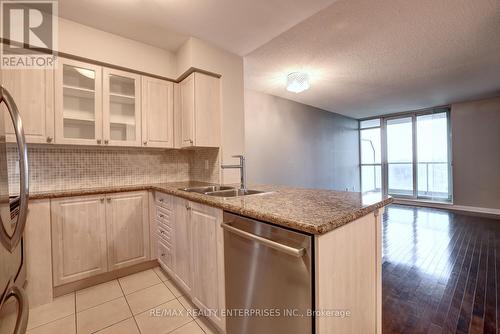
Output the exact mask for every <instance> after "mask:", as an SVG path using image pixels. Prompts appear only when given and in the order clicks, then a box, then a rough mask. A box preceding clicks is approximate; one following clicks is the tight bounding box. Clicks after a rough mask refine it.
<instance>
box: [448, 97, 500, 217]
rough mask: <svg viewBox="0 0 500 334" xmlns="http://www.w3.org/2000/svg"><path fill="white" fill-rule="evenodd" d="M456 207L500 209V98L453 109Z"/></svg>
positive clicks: (461, 105)
mask: <svg viewBox="0 0 500 334" xmlns="http://www.w3.org/2000/svg"><path fill="white" fill-rule="evenodd" d="M451 126H452V151H453V196H454V200H453V202H454V204H455V205H466V206H475V207H483V208H494V209H500V98H494V99H488V100H482V101H476V102H466V103H460V104H454V105H452V107H451Z"/></svg>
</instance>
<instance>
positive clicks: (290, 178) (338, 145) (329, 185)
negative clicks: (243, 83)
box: [245, 90, 360, 191]
mask: <svg viewBox="0 0 500 334" xmlns="http://www.w3.org/2000/svg"><path fill="white" fill-rule="evenodd" d="M245 127H246V129H245V137H246V153H247V159H248V160H247V164H248V179H249V182H250V183H267V184H284V185H291V186H299V187H309V188H323V189H334V190H346V188H347V189H349V190H350V191H359V189H360V181H359V136H358V121H357V120H354V119H352V118H348V117H344V116H341V115H338V114H334V113H331V112H327V111H324V110H321V109H318V108H314V107H311V106H307V105H304V104H301V103H298V102H294V101H290V100H287V99H283V98H280V97H276V96H272V95H268V94H263V93H258V92H255V91H250V90H245Z"/></svg>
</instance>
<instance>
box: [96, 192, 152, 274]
mask: <svg viewBox="0 0 500 334" xmlns="http://www.w3.org/2000/svg"><path fill="white" fill-rule="evenodd" d="M106 225H107V238H108V264H109V265H108V267H109V270H110V271H111V270H116V269H120V268H124V267H128V266H131V265H134V264H137V263H140V262H143V261H146V260H148V259H149V257H150V251H149V219H148V193H147V192H146V191H139V192H130V193H121V194H113V195H108V196H107V197H106Z"/></svg>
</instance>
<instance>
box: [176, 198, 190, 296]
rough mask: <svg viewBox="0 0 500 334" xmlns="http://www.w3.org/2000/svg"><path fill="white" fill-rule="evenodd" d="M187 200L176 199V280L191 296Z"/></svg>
mask: <svg viewBox="0 0 500 334" xmlns="http://www.w3.org/2000/svg"><path fill="white" fill-rule="evenodd" d="M188 203H189V202H188V201H186V200H185V199H182V198H179V197H176V198H174V217H175V218H174V247H175V273H174V275H175V278H176V279H177V282H178V283H179V284H180V285H181V286H182V288H183V289H184V290H185V291H186V292H187V293H188V294H191V286H192V281H193V277H192V274H193V273H192V271H191V222H190V221H189V219H188V218H189V217H188V210H189V208H190V207H189V205H188Z"/></svg>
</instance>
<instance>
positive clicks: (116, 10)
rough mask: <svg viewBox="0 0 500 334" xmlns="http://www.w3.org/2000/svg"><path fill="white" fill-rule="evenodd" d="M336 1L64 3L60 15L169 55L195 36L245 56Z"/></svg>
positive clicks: (82, 0) (65, 0)
mask: <svg viewBox="0 0 500 334" xmlns="http://www.w3.org/2000/svg"><path fill="white" fill-rule="evenodd" d="M333 1H334V0H307V1H303V0H250V1H249V0H59V14H60V16H61V17H63V18H66V19H69V20H72V21H75V22H78V23H81V24H84V25H88V26H91V27H94V28H97V29H100V30H104V31H107V32H111V33H114V34H117V35H121V36H123V37H127V38H131V39H135V40H138V41H141V42H144V43H148V44H151V45H154V46H158V47H161V48H164V49H167V50H170V51H176V50H177V49H178V48H179V46H181V45H182V43H184V41H186V39H187V36H194V37H198V38H200V39H202V40H205V41H208V42H211V43H213V44H215V45H218V46H219V47H221V48H223V49H225V50H228V51H231V52H233V53H236V54H238V55H245V54H247V53H248V52H250V51H252V50H254V49H256V48H257V47H259V46H261V45H262V44H264V43H266V42H268V41H269V40H271V39H272V38H274V37H276V36H278V35H279V34H281V33H282V32H284V31H286V30H288V29H289V28H291V27H292V26H294V25H295V24H297V23H299V22H301V21H302V20H304V19H306V18H308V17H309V16H311V15H313V14H315V13H317V12H318V11H320V10H321V9H323V8H325V7H327V6H328V5H330V4H331V3H333Z"/></svg>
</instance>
